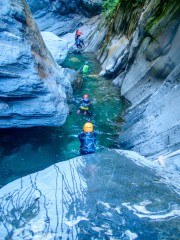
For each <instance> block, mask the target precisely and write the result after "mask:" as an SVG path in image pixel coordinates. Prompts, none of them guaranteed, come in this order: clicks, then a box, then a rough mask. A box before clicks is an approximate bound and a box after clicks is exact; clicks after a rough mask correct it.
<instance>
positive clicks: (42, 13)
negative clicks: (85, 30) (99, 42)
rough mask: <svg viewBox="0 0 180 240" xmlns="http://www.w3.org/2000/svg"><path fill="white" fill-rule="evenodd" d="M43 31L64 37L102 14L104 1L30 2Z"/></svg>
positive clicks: (60, 0)
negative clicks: (91, 18)
mask: <svg viewBox="0 0 180 240" xmlns="http://www.w3.org/2000/svg"><path fill="white" fill-rule="evenodd" d="M28 3H29V6H30V8H31V10H32V12H33V16H34V17H35V19H36V22H37V24H38V27H39V28H40V30H41V31H46V32H53V33H54V34H56V35H57V36H63V35H65V34H68V33H70V32H74V31H75V30H77V29H78V28H79V27H81V26H83V25H84V22H87V20H88V19H89V18H90V17H92V16H95V15H97V14H99V13H100V12H101V4H102V0H98V1H97V0H96V1H94V0H91V1H89V0H88V1H87V0H71V1H68V0H54V1H51V0H41V1H40V2H39V1H38V2H37V1H36V0H28Z"/></svg>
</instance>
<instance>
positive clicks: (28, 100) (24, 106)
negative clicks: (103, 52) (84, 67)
mask: <svg viewBox="0 0 180 240" xmlns="http://www.w3.org/2000/svg"><path fill="white" fill-rule="evenodd" d="M0 7H1V12H0V16H1V26H2V29H3V31H2V32H1V36H0V48H1V56H0V81H1V84H0V109H1V111H0V128H11V127H31V126H59V125H62V124H63V123H64V122H65V120H66V117H67V115H68V111H69V110H68V105H67V97H68V98H69V96H70V95H71V94H72V89H71V84H70V80H69V79H70V78H71V76H70V78H69V79H68V78H67V77H66V76H65V75H64V70H63V69H62V68H61V67H59V66H58V65H57V64H56V62H55V61H54V59H53V57H52V55H51V53H50V52H49V50H48V49H47V48H46V46H45V44H44V41H43V39H42V37H41V34H40V32H39V30H38V27H37V25H36V23H35V22H34V19H33V17H32V15H31V12H30V10H29V8H28V6H27V4H26V1H25V0H23V1H19V0H15V1H14V0H13V1H12V0H8V1H6V2H1V3H0ZM69 72H71V70H69ZM73 74H74V73H72V75H73Z"/></svg>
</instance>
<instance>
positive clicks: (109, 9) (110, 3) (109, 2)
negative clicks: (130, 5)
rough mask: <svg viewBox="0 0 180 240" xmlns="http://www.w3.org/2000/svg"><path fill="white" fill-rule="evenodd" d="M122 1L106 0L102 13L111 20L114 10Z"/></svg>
mask: <svg viewBox="0 0 180 240" xmlns="http://www.w3.org/2000/svg"><path fill="white" fill-rule="evenodd" d="M120 2H121V0H104V1H103V4H102V11H103V13H104V15H105V16H106V17H108V18H111V17H112V15H113V12H114V10H115V9H116V7H117V5H118V4H119V3H120Z"/></svg>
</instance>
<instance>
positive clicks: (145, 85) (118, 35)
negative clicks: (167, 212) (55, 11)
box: [89, 0, 180, 167]
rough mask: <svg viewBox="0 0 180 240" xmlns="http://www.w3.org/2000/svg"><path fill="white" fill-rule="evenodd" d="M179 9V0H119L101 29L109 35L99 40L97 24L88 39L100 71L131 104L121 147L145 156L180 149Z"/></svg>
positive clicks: (156, 156) (127, 113)
mask: <svg viewBox="0 0 180 240" xmlns="http://www.w3.org/2000/svg"><path fill="white" fill-rule="evenodd" d="M179 13H180V5H179V4H178V1H177V0H174V1H172V2H171V4H170V3H165V2H162V1H157V0H151V1H146V2H145V1H144V2H142V3H139V4H132V2H128V3H127V4H124V3H123V2H122V4H121V7H120V8H119V9H118V12H117V14H116V16H114V18H113V19H112V22H111V24H109V28H108V27H107V26H105V24H104V25H103V23H101V25H100V26H101V29H103V30H102V32H103V33H105V32H106V33H111V32H112V34H111V35H110V34H109V35H108V34H103V36H102V38H101V41H99V39H100V27H98V28H97V29H96V31H95V32H94V33H93V34H92V35H93V37H92V38H90V44H89V46H92V47H93V49H94V50H95V52H96V53H97V56H98V58H99V60H100V62H101V63H102V68H103V69H102V72H101V74H102V75H105V76H108V77H110V78H112V79H114V81H113V83H114V84H115V85H117V86H118V87H120V88H121V90H120V91H121V95H122V96H123V97H125V98H126V99H127V100H128V101H129V102H130V103H131V107H130V108H129V110H128V111H127V112H126V115H125V124H124V127H123V129H122V131H121V134H120V140H119V142H120V146H121V147H123V148H124V149H132V150H134V151H137V152H139V153H140V154H142V155H145V156H148V157H149V159H156V158H158V156H160V155H165V156H166V155H168V154H170V153H172V152H174V151H177V150H178V149H180V137H179V136H180V111H179V110H178V108H179V107H178V106H179V102H180V98H179V96H180V72H179V69H180V65H179V59H180V51H179V48H180V41H179V39H180V27H179V19H180V14H179ZM98 48H100V50H98V51H97V49H98ZM178 158H179V155H176V156H175V159H176V160H178ZM167 162H168V161H167ZM174 167H175V165H174Z"/></svg>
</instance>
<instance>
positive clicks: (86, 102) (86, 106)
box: [77, 94, 91, 116]
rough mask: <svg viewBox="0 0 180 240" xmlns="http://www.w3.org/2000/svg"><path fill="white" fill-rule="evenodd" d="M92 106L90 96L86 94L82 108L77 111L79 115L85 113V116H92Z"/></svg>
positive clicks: (82, 101) (82, 100)
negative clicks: (90, 109)
mask: <svg viewBox="0 0 180 240" xmlns="http://www.w3.org/2000/svg"><path fill="white" fill-rule="evenodd" d="M90 104H91V101H90V100H89V96H88V94H84V96H83V98H82V99H81V104H80V107H79V108H78V110H77V114H80V113H81V112H83V114H84V115H86V114H88V115H89V116H90V115H91V113H90V111H89V107H90Z"/></svg>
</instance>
